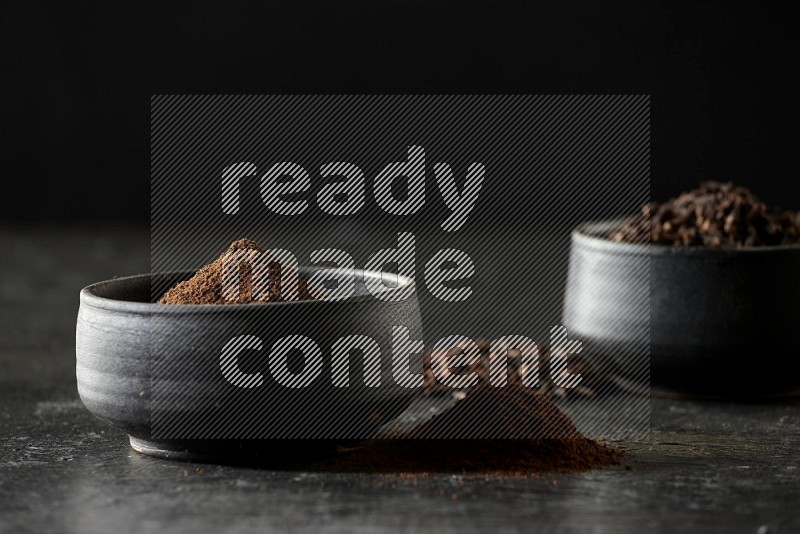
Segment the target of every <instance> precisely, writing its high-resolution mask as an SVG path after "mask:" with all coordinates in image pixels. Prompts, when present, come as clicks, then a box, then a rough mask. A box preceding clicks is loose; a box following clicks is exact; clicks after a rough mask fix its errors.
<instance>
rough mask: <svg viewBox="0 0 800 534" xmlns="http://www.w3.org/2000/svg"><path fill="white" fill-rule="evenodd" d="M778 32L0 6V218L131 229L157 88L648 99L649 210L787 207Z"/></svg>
mask: <svg viewBox="0 0 800 534" xmlns="http://www.w3.org/2000/svg"><path fill="white" fill-rule="evenodd" d="M794 25H795V23H794V17H793V16H792V14H790V13H787V12H783V11H781V10H780V9H779V8H777V7H768V6H764V5H762V4H761V3H756V2H750V3H745V2H696V3H690V4H673V3H671V2H664V3H659V2H647V3H642V2H634V1H630V2H626V1H603V2H585V1H579V2H509V3H502V2H484V3H475V2H452V3H443V2H431V1H418V2H402V3H400V2H368V1H360V2H359V1H338V2H316V3H295V2H284V3H278V2H250V3H247V4H239V5H234V4H229V3H219V4H218V5H217V7H215V8H213V9H200V8H198V7H197V5H195V4H187V5H185V6H184V7H179V8H178V7H170V6H167V5H159V6H158V7H157V8H153V9H149V8H146V7H144V6H142V5H140V4H122V3H105V4H100V3H98V4H97V5H95V6H93V7H90V6H85V5H77V4H75V3H72V2H64V3H61V4H55V5H53V6H49V7H45V6H44V5H35V4H34V3H29V2H24V3H23V2H13V3H10V4H9V3H4V4H3V7H2V40H3V44H2V65H3V67H2V71H3V81H2V86H3V89H2V91H3V99H2V117H3V118H2V122H3V127H2V129H1V130H0V132H2V133H0V136H2V137H0V143H1V145H0V146H2V149H0V150H1V151H2V162H3V184H4V186H5V187H7V188H8V189H7V191H8V193H7V194H6V195H4V197H5V198H4V199H3V208H2V210H0V218H3V219H7V220H8V219H12V220H17V221H37V220H64V219H120V220H131V221H141V222H143V223H144V222H146V221H147V220H148V212H149V200H148V199H149V102H150V96H151V95H152V94H164V93H392V94H393V93H469V94H471V93H525V94H527V93H626V94H631V93H633V94H641V93H649V94H651V95H652V179H653V196H654V198H662V197H667V196H672V195H674V194H676V193H678V192H680V191H681V190H682V189H686V188H689V187H691V186H692V185H694V184H695V183H696V182H697V181H698V180H700V179H704V178H716V179H721V180H733V181H737V182H740V183H742V184H745V185H749V186H751V187H753V188H754V189H755V190H756V192H757V193H759V194H760V196H762V197H763V198H765V199H766V200H768V201H770V202H772V203H777V204H780V205H782V206H784V207H786V208H794V209H797V208H800V180H798V178H797V163H796V161H797V156H796V153H797V150H798V148H800V142H798V141H799V140H798V134H797V129H796V126H795V124H796V120H797V117H798V104H797V94H798V84H797V82H796V81H795V80H794V78H795V71H796V62H797V57H798V52H799V50H798V48H799V47H798V39H797V37H796V36H795V34H794Z"/></svg>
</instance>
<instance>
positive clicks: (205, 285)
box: [158, 239, 312, 304]
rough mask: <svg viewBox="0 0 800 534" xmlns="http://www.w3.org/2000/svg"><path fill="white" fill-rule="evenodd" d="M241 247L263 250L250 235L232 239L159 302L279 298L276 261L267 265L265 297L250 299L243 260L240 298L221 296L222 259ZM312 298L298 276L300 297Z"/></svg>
mask: <svg viewBox="0 0 800 534" xmlns="http://www.w3.org/2000/svg"><path fill="white" fill-rule="evenodd" d="M243 249H248V250H256V251H259V252H261V251H262V249H261V247H260V246H258V244H257V243H256V242H255V241H252V240H250V239H239V240H237V241H234V242H233V243H231V245H230V246H229V247H228V248H227V249H226V250H225V252H223V253H222V254H220V256H219V257H218V258H217V259H216V260H214V261H213V262H211V263H209V264H208V265H205V266H204V267H202V268H201V269H200V270H199V271H197V273H195V275H194V276H192V277H191V278H190V279H188V280H185V281H183V282H180V283H179V284H177V285H176V286H175V287H173V288H172V289H170V290H169V291H167V292H166V293H164V295H163V296H162V297H161V298H160V299H159V300H158V302H159V303H160V304H248V303H253V304H258V303H260V302H280V301H282V300H283V298H282V296H281V281H280V275H281V266H280V265H278V264H272V265H270V266H269V269H268V276H269V293H268V296H267V298H266V299H265V300H261V301H256V300H253V280H252V267H251V266H250V265H249V264H248V263H243V264H242V272H241V278H240V280H241V287H240V291H239V300H237V301H235V302H229V301H226V300H224V299H223V297H222V268H223V263H224V260H225V258H226V256H227V255H228V254H231V253H232V252H235V251H237V250H243ZM311 298H312V297H311V295H310V293H309V292H308V286H307V284H306V282H305V281H304V280H302V279H300V300H308V299H311Z"/></svg>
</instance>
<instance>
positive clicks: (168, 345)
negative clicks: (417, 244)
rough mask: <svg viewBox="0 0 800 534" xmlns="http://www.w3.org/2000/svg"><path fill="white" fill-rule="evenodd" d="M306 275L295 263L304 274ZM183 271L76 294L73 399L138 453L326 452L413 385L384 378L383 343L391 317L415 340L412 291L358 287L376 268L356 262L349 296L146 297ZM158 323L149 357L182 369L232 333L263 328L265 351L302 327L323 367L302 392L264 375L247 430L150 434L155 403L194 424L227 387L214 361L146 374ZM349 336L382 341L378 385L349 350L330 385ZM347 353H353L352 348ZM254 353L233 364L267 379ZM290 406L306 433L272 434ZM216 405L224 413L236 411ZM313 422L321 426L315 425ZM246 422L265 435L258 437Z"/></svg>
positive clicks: (369, 424) (368, 425)
mask: <svg viewBox="0 0 800 534" xmlns="http://www.w3.org/2000/svg"><path fill="white" fill-rule="evenodd" d="M308 272H309V271H308V270H306V269H301V276H305V275H307V273H308ZM304 273H305V274H304ZM192 274H193V273H190V272H186V273H168V274H158V275H140V276H132V277H127V278H119V279H114V280H109V281H105V282H99V283H97V284H94V285H91V286H89V287H87V288H85V289H83V291H81V294H80V311H79V314H78V322H77V351H76V352H77V365H76V372H77V379H78V391H79V394H80V397H81V399H82V401H83V403H84V404H85V405H86V407H87V408H88V409H89V411H91V412H92V413H93V414H94V415H96V416H97V417H99V418H100V419H102V420H104V421H106V422H108V423H109V424H111V425H113V426H115V427H117V428H120V429H122V430H123V431H124V432H126V433H127V434H128V435H129V436H130V443H131V446H132V447H133V448H134V449H136V450H137V451H139V452H142V453H145V454H150V455H154V456H159V457H163V458H170V459H178V460H191V461H214V462H224V463H228V462H241V461H249V460H256V461H258V459H259V458H262V459H263V458H274V457H276V456H280V455H283V454H288V455H300V456H302V455H305V454H317V453H323V454H324V453H327V452H330V451H333V450H335V449H336V448H337V446H339V445H342V444H345V445H352V444H353V443H354V442H358V441H360V440H363V439H368V438H369V437H370V435H371V434H373V433H374V432H375V431H376V430H377V429H378V428H379V426H381V425H383V424H385V423H388V422H390V421H391V420H392V419H394V418H396V416H397V415H399V413H401V412H402V411H403V410H404V409H405V408H406V407H407V406H408V405H409V404H410V402H411V400H412V397H413V395H414V393H415V390H414V389H411V388H407V387H401V386H399V385H397V384H395V383H394V382H393V381H392V362H391V351H390V348H391V346H392V327H393V326H395V325H402V326H406V327H407V328H408V329H409V332H410V336H411V338H412V339H422V325H421V318H420V312H419V306H418V303H417V299H416V295H412V296H411V297H409V298H407V299H406V300H403V301H396V302H393V301H383V300H379V299H377V298H374V297H372V296H371V295H369V294H367V291H366V286H365V285H364V280H365V279H367V278H368V277H375V276H380V274H379V273H369V272H366V273H365V272H363V271H357V275H356V292H355V295H354V296H353V297H351V298H349V299H347V300H342V301H319V300H306V301H292V302H277V303H264V304H226V305H208V304H206V305H167V304H156V303H152V302H151V283H152V284H153V286H152V287H170V286H171V285H173V284H174V283H176V282H178V281H181V280H186V279H188V278H189V277H190V276H191V275H192ZM403 283H408V284H413V281H411V280H408V279H405V281H404V282H403ZM270 325H272V327H270ZM274 325H279V326H274ZM165 332H166V333H169V334H170V335H169V336H168V337H166V336H163V337H164V339H161V340H160V341H158V343H160V345H158V347H157V350H158V351H159V352H158V354H161V355H162V357H165V358H166V359H167V360H168V361H169V362H170V364H173V363H174V364H176V365H177V366H178V367H179V368H182V369H190V368H191V366H192V365H193V364H194V363H195V362H197V365H198V366H201V365H200V364H201V363H202V362H201V359H202V358H204V357H206V358H207V357H209V355H208V354H207V353H210V357H211V358H216V359H217V362H218V361H219V349H218V348H215V347H218V344H219V343H220V342H221V341H224V337H225V336H228V337H229V336H230V333H231V332H236V333H241V334H258V335H260V336H263V338H264V348H265V349H266V348H268V347H270V346H272V345H271V344H270V341H271V340H274V339H276V336H280V335H285V334H303V335H305V336H307V337H309V338H311V339H313V340H314V341H315V342H316V343H317V344H318V345H319V347H320V349H321V353H322V360H323V364H322V365H323V373H322V374H321V375H320V376H319V379H318V380H316V381H315V382H314V386H313V387H312V388H310V389H308V391H306V390H300V389H292V388H287V387H279V386H278V385H277V384H276V383H275V382H274V381H272V380H264V381H263V382H264V388H267V387H269V389H264V396H263V397H262V399H266V400H267V401H268V402H265V403H264V405H263V406H257V407H255V408H253V407H250V408H251V409H254V410H255V411H254V412H252V415H251V416H250V418H249V420H248V425H249V426H248V428H249V430H247V431H245V430H244V429H238V430H237V431H236V432H233V431H232V432H231V433H230V435H225V436H220V435H215V434H213V433H208V432H207V433H206V434H203V433H202V432H199V431H198V432H195V434H192V429H191V428H188V429H187V428H183V429H181V431H180V432H177V431H176V433H175V434H174V436H172V435H169V434H168V433H165V432H163V431H162V432H161V433H160V434H158V435H154V428H155V423H156V422H157V421H160V420H159V419H157V417H156V416H160V417H162V418H163V417H164V415H163V413H162V412H163V411H166V412H165V413H167V414H168V415H172V416H174V415H175V413H178V412H180V413H179V416H180V418H182V420H186V421H200V420H201V419H197V417H198V413H199V411H200V410H206V411H208V410H209V406H211V407H212V408H213V407H215V406H216V407H218V406H219V405H222V406H223V408H224V405H225V402H228V401H227V400H226V397H224V396H222V394H220V395H221V396H220V397H219V399H216V398H215V397H214V395H217V394H218V392H219V391H221V390H222V389H225V388H221V386H219V387H216V389H214V388H209V383H211V382H212V381H216V382H220V381H221V380H222V379H220V377H219V375H220V368H219V364H218V363H217V364H215V365H216V366H217V367H216V374H214V372H213V371H214V370H213V369H212V370H211V371H212V372H211V374H210V375H209V374H208V373H206V375H203V374H202V373H200V372H199V371H198V373H195V374H192V373H183V374H175V375H174V376H166V378H165V376H164V375H159V376H158V379H156V377H155V376H154V372H159V373H160V372H161V370H160V368H158V370H157V371H154V369H156V367H155V363H154V362H156V361H157V358H156V357H155V354H156V353H155V351H156V348H154V347H155V345H154V343H155V341H154V338H155V337H157V336H155V334H158V333H161V334H163V333H165ZM351 334H357V335H363V336H369V337H371V338H373V339H374V340H375V341H377V342H378V344H379V345H380V347H381V349H383V350H382V351H381V355H380V359H381V368H380V369H381V378H382V379H383V381H382V383H381V387H366V384H365V380H364V378H363V377H360V376H358V373H359V372H362V371H363V364H362V363H361V359H360V358H357V357H351V358H350V377H351V378H350V387H334V385H333V384H332V382H331V379H330V376H331V375H330V373H331V372H332V371H331V347H332V346H333V344H334V343H335V341H336V340H337V339H339V338H340V337H341V336H344V335H351ZM215 344H216V345H215ZM208 347H212V348H213V350H211V349H208ZM353 352H354V353H355V354H356V355H357V351H353ZM215 354H216V356H215ZM254 354H255V356H256V357H255V358H250V360H248V362H245V363H241V361H240V367H241V366H245V365H250V366H251V367H252V366H255V367H258V366H260V367H259V368H260V369H261V370H262V371H264V373H263V374H264V376H265V377H266V376H268V375H267V372H268V370H265V369H264V365H265V364H264V362H265V361H266V356H265V354H264V352H259V353H255V352H254ZM351 356H352V354H351ZM259 358H260V359H259ZM212 363H213V362H212ZM181 366H182V367H181ZM209 369H210V368H209ZM224 385H225V386H229V384H227V383H226V384H224ZM156 387H158V388H159V389H156ZM220 388H221V389H220ZM315 388H316V389H315ZM228 389H236V388H232V387H229V388H228ZM154 393H158V395H154ZM224 393H225V392H224ZM225 394H230V392H227V393H225ZM159 395H160V396H159ZM156 400H158V402H160V403H161V404H158V406H161V407H162V408H160V409H161V410H162V412H159V411H157V410H154V406H156V403H155V401H156ZM212 401H214V402H212ZM169 410H172V411H169ZM195 411H197V412H198V413H195ZM287 411H290V412H291V416H292V418H293V419H292V420H293V421H301V422H302V421H306V420H307V421H309V424H308V425H307V427H309V428H311V431H310V433H308V432H307V434H306V435H299V434H298V433H297V431H295V434H291V433H288V434H286V435H275V432H277V431H278V430H276V429H280V428H281V426H280V425H281V424H284V426H285V422H286V419H281V418H282V417H286V412H287ZM221 413H222V416H223V417H225V416H227V415H230V416H231V417H233V414H225V413H224V412H221ZM200 415H201V416H203V417H205V415H203V414H200ZM217 415H219V414H217ZM193 417H194V418H195V419H193ZM165 420H166V419H165ZM173 420H174V418H173ZM314 421H317V422H320V423H318V424H317V426H316V427H313V425H312V423H313V422H314ZM354 425H361V426H358V427H357V428H359V429H360V430H359V431H360V435H358V436H353V435H352V429H353V428H354ZM323 427H324V430H325V432H324V433H323V432H318V433H316V434H315V432H314V430H313V428H323ZM253 429H261V431H262V434H263V432H264V431H267V433H268V434H269V433H270V432H271V433H272V434H269V435H268V436H267V437H266V438H264V437H258V436H259V435H258V433H255V434H254V432H256V431H255V430H253ZM248 432H250V433H249V434H248ZM264 435H266V434H264ZM253 436H256V438H254V437H253Z"/></svg>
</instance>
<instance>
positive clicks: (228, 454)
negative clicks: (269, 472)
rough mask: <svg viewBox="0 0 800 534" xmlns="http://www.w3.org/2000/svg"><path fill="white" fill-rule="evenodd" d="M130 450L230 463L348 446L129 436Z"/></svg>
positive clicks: (301, 458)
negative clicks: (160, 438)
mask: <svg viewBox="0 0 800 534" xmlns="http://www.w3.org/2000/svg"><path fill="white" fill-rule="evenodd" d="M129 439H130V444H131V447H132V448H133V450H135V451H136V452H139V453H141V454H145V455H147V456H153V457H156V458H162V459H165V460H174V461H179V462H199V463H216V464H231V465H234V464H235V465H271V466H279V465H290V464H292V463H299V462H309V461H313V460H321V459H324V458H327V457H331V456H334V455H336V454H337V453H339V452H341V451H343V450H349V448H352V447H353V446H355V444H354V443H347V444H346V445H342V444H340V443H337V442H334V441H329V440H149V439H142V438H137V437H134V436H129Z"/></svg>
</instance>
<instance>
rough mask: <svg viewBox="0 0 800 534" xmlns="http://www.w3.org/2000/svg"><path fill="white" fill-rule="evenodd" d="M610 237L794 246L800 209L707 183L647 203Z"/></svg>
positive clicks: (737, 245) (699, 243) (738, 245)
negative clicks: (785, 208)
mask: <svg viewBox="0 0 800 534" xmlns="http://www.w3.org/2000/svg"><path fill="white" fill-rule="evenodd" d="M609 238H610V239H612V240H613V241H619V242H638V243H641V242H647V241H650V242H651V243H655V244H661V245H673V246H687V247H691V246H706V247H732V248H741V247H758V246H775V245H796V244H800V213H795V212H790V211H780V210H775V209H772V208H770V207H769V206H767V205H766V204H765V203H764V202H761V201H760V200H759V199H758V198H757V197H756V196H755V195H753V193H751V192H750V190H748V189H746V188H744V187H739V186H735V185H733V184H731V183H721V182H705V183H702V184H701V185H700V187H699V188H698V189H695V190H693V191H689V192H686V193H683V194H682V195H680V196H679V197H678V198H674V199H672V200H670V201H668V202H664V203H662V204H659V203H657V202H652V203H650V204H647V205H645V206H644V207H643V208H642V212H641V213H640V214H639V215H637V216H635V217H631V218H630V219H628V220H627V221H626V222H625V224H624V225H623V226H622V227H621V228H619V229H617V230H615V231H613V232H611V234H610V235H609Z"/></svg>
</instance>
